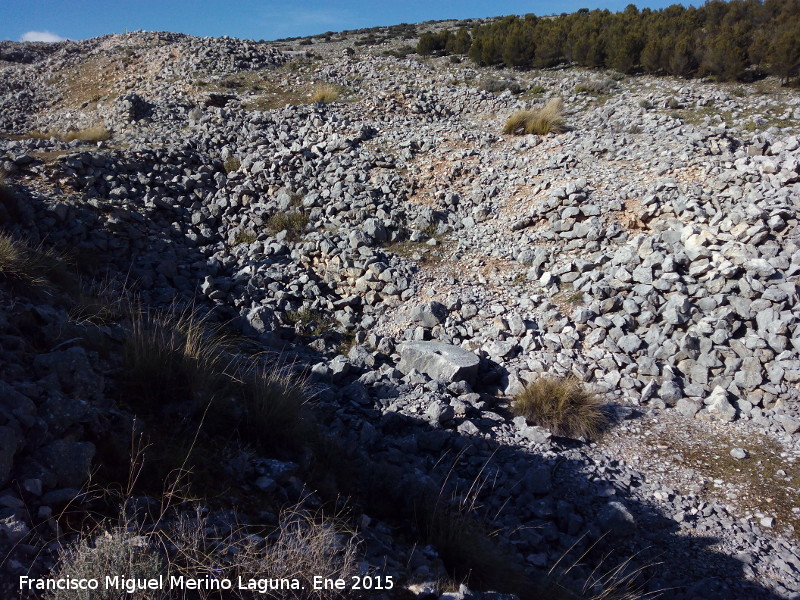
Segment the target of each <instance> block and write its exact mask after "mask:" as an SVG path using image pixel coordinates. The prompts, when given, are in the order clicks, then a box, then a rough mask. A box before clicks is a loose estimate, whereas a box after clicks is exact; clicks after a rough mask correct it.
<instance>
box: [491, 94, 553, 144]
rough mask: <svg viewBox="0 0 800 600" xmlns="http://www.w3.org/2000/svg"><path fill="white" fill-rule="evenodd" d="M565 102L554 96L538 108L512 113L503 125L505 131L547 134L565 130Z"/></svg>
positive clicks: (516, 133) (508, 132) (519, 133)
mask: <svg viewBox="0 0 800 600" xmlns="http://www.w3.org/2000/svg"><path fill="white" fill-rule="evenodd" d="M563 111H564V102H563V101H562V100H561V98H553V99H551V100H550V101H549V102H548V103H547V104H545V105H544V106H543V107H542V108H540V109H538V110H521V111H517V112H515V113H514V114H512V115H511V116H510V117H509V118H508V120H507V121H506V124H505V127H503V133H505V134H513V135H522V134H523V133H534V134H536V135H546V134H548V133H561V132H563V131H564V116H563Z"/></svg>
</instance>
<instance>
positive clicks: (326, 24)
mask: <svg viewBox="0 0 800 600" xmlns="http://www.w3.org/2000/svg"><path fill="white" fill-rule="evenodd" d="M629 3H630V0H605V1H599V2H598V1H589V0H565V1H560V2H556V1H551V0H537V1H535V2H530V1H528V2H520V1H517V0H499V1H498V0H495V1H491V0H462V1H455V0H448V1H445V2H430V1H425V0H395V1H394V2H386V3H381V2H377V3H376V2H366V1H363V0H329V1H327V2H324V1H321V0H293V1H292V0H288V1H287V0H280V1H277V0H262V1H258V0H241V1H235V0H229V1H220V0H194V1H191V0H158V1H154V0H3V3H2V14H3V18H2V21H0V39H4V40H21V39H23V36H26V34H28V35H27V39H38V38H41V37H42V34H50V35H52V36H54V37H53V39H57V38H58V37H63V38H70V39H85V38H89V37H94V36H98V35H103V34H105V33H122V32H124V31H126V30H128V31H133V30H136V29H144V30H148V31H177V32H181V33H189V34H192V35H210V36H221V35H230V36H234V37H240V38H252V39H256V40H259V39H265V40H272V39H277V38H282V37H290V36H302V35H311V34H315V33H323V32H325V31H341V30H343V29H358V28H361V27H373V26H376V25H395V24H398V23H402V22H406V23H417V22H420V21H427V20H431V19H449V18H456V19H464V18H470V17H490V16H497V15H508V14H526V13H531V12H532V13H535V14H538V15H547V14H553V13H561V12H572V11H575V10H577V9H579V8H582V7H586V8H591V9H594V8H608V9H609V10H612V11H616V10H622V9H624V8H625V6H626V5H627V4H629ZM674 3H675V2H674V1H672V2H665V1H663V0H648V1H647V2H644V3H639V2H635V4H637V6H639V7H644V6H649V7H652V8H661V7H663V6H667V5H668V4H674ZM32 32H34V33H32Z"/></svg>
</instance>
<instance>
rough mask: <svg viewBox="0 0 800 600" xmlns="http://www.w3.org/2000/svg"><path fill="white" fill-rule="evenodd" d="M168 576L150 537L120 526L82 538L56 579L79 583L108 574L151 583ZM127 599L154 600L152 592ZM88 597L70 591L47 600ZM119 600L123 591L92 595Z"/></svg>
mask: <svg viewBox="0 0 800 600" xmlns="http://www.w3.org/2000/svg"><path fill="white" fill-rule="evenodd" d="M166 572H167V567H166V564H165V562H164V560H163V559H162V557H161V555H160V554H159V552H158V551H157V550H156V549H155V548H154V547H153V543H152V541H151V540H150V539H149V538H148V537H146V536H142V535H138V534H137V533H136V532H131V531H130V530H129V528H128V527H126V526H124V525H118V526H114V527H109V526H101V527H100V528H98V531H96V532H94V533H93V534H90V535H87V536H83V537H81V538H80V539H79V540H78V541H77V542H75V543H74V544H73V545H72V546H71V547H70V548H69V549H67V550H65V551H64V552H63V553H62V554H61V556H60V557H59V559H58V564H57V565H56V567H55V569H54V570H53V573H52V576H53V578H55V579H63V578H71V579H75V580H78V579H92V578H96V577H98V576H103V577H104V576H105V575H106V574H108V575H111V576H113V575H120V576H124V577H131V578H139V579H151V578H157V577H159V576H160V575H165V574H166ZM123 574H124V575H123ZM126 596H127V597H129V598H131V599H133V600H149V599H150V598H153V597H154V596H153V593H152V592H150V593H148V592H145V591H137V592H135V593H133V594H130V595H127V594H126ZM86 597H87V596H86V592H85V591H81V590H67V589H65V590H59V591H52V592H48V594H47V595H46V596H45V598H47V600H84V599H85V598H86ZM118 597H119V590H115V589H98V590H96V591H95V592H93V593H92V598H95V599H97V600H115V599H116V598H118Z"/></svg>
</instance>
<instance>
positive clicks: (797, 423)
mask: <svg viewBox="0 0 800 600" xmlns="http://www.w3.org/2000/svg"><path fill="white" fill-rule="evenodd" d="M776 420H777V421H778V423H780V424H781V427H783V429H784V431H786V433H788V434H793V433H797V432H798V430H800V420H798V419H795V418H793V417H790V416H789V415H778V416H777V417H776Z"/></svg>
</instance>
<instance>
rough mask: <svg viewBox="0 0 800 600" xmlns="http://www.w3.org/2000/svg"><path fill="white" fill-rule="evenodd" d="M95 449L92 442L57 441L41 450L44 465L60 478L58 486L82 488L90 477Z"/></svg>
mask: <svg viewBox="0 0 800 600" xmlns="http://www.w3.org/2000/svg"><path fill="white" fill-rule="evenodd" d="M94 453H95V447H94V444H92V443H91V442H70V441H67V440H56V441H54V442H51V443H50V444H48V445H47V446H45V447H44V448H42V449H41V452H40V457H41V460H42V463H43V464H44V465H45V466H46V467H47V468H48V469H50V470H51V471H53V473H55V474H56V477H57V478H58V485H59V486H60V487H67V488H80V487H81V486H82V485H83V484H84V483H85V481H86V478H87V477H88V476H89V469H90V468H91V466H92V459H93V458H94Z"/></svg>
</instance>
